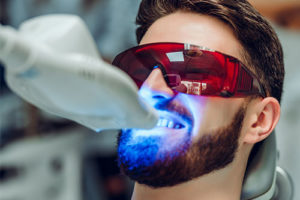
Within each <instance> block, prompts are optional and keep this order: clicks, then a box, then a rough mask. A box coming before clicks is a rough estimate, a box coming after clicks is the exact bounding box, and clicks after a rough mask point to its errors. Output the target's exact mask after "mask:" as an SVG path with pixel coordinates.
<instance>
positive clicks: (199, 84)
mask: <svg viewBox="0 0 300 200" xmlns="http://www.w3.org/2000/svg"><path fill="white" fill-rule="evenodd" d="M112 64H113V65H115V66H117V67H119V68H120V69H122V70H123V71H125V72H126V73H127V74H128V75H129V76H130V77H131V78H132V79H133V80H134V81H135V83H136V84H137V86H138V87H139V88H140V87H141V86H142V84H143V82H144V81H145V80H146V79H147V77H148V76H149V74H150V73H151V71H152V70H153V69H155V68H159V69H160V70H161V71H162V73H163V76H164V79H165V81H166V83H167V84H168V86H169V87H170V88H171V89H173V90H174V91H177V92H182V93H186V94H193V95H205V96H222V97H232V96H234V97H240V96H248V95H260V96H262V97H265V96H266V94H265V91H264V89H263V87H262V86H261V84H260V82H259V81H258V79H257V78H256V76H255V75H254V74H253V73H251V72H250V71H249V70H248V69H247V68H246V67H245V66H244V65H243V64H242V63H241V62H240V61H239V60H237V59H236V58H234V57H232V56H228V55H226V54H223V53H220V52H217V51H214V50H211V49H208V48H205V47H200V46H196V45H191V44H182V43H152V44H145V45H141V46H137V47H133V48H131V49H128V50H126V51H124V52H122V53H120V54H119V55H117V56H116V58H115V59H114V61H113V63H112Z"/></svg>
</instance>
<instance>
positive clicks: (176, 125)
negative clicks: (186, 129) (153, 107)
mask: <svg viewBox="0 0 300 200" xmlns="http://www.w3.org/2000/svg"><path fill="white" fill-rule="evenodd" d="M157 126H158V127H168V128H175V129H180V128H182V127H183V126H182V125H181V124H179V123H175V122H174V121H169V120H167V119H162V118H161V119H159V120H158V123H157Z"/></svg>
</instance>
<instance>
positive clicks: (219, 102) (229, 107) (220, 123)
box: [193, 97, 243, 138]
mask: <svg viewBox="0 0 300 200" xmlns="http://www.w3.org/2000/svg"><path fill="white" fill-rule="evenodd" d="M242 102H243V100H242V99H224V98H219V97H207V100H206V104H205V107H203V108H201V120H200V121H199V122H198V123H196V124H195V127H194V129H193V132H194V133H193V135H195V136H197V138H199V137H201V136H203V135H204V134H208V133H210V132H214V131H216V130H218V129H219V128H221V127H226V126H227V125H229V124H230V123H232V121H233V120H234V119H233V118H234V116H235V114H236V112H237V111H238V109H239V108H240V106H241V105H242ZM195 107H197V106H195Z"/></svg>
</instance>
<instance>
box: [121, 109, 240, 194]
mask: <svg viewBox="0 0 300 200" xmlns="http://www.w3.org/2000/svg"><path fill="white" fill-rule="evenodd" d="M244 113H245V108H243V107H241V108H240V110H239V111H238V112H237V113H236V116H235V118H234V119H233V121H232V123H231V124H229V125H228V126H226V127H220V129H219V130H217V131H215V132H213V133H205V134H203V136H202V137H200V138H199V139H198V141H192V137H193V136H192V130H193V128H192V127H193V126H192V124H188V123H187V122H183V121H180V120H179V119H174V118H173V122H170V120H169V121H164V122H163V121H161V123H162V124H158V126H157V127H155V128H154V129H150V130H138V129H127V130H122V131H121V132H120V133H119V136H118V164H119V166H120V169H121V171H122V172H123V173H124V174H125V175H127V176H129V178H131V179H132V180H134V181H137V182H138V183H140V184H144V185H147V186H149V187H152V188H161V187H170V186H175V185H178V184H181V183H184V182H187V181H190V180H193V179H195V178H198V177H201V176H203V175H205V174H208V173H211V172H212V171H215V170H219V169H222V168H224V167H226V166H227V165H228V164H230V163H231V162H232V161H233V160H234V157H235V152H236V150H237V148H238V139H239V135H240V130H241V127H242V122H243V119H244ZM169 119H170V118H169ZM162 120H164V119H162ZM176 120H177V121H176ZM176 123H177V124H178V123H180V124H181V126H177V128H175V127H176V125H174V124H176ZM166 124H167V125H166ZM220 144H222V145H220Z"/></svg>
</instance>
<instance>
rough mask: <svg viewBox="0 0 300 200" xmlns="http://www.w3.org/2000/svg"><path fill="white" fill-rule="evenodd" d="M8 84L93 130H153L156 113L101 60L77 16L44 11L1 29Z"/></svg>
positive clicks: (126, 78) (122, 75) (124, 76)
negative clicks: (18, 27) (34, 16)
mask: <svg viewBox="0 0 300 200" xmlns="http://www.w3.org/2000/svg"><path fill="white" fill-rule="evenodd" d="M0 60H1V61H2V62H3V63H4V65H5V68H6V80H7V83H8V85H9V87H10V88H11V89H12V90H13V91H14V92H15V93H17V94H18V95H20V96H21V97H23V98H24V99H25V100H27V101H28V102H30V103H32V104H34V105H36V106H37V107H39V108H41V109H43V110H45V111H48V112H51V113H53V114H56V115H58V116H61V117H65V118H68V119H71V120H74V121H76V122H78V123H80V124H82V125H84V126H86V127H89V128H91V129H93V130H99V129H119V128H152V127H154V126H155V125H156V122H157V114H156V112H155V110H154V109H153V108H152V107H151V106H150V105H148V104H146V103H144V102H142V100H141V99H140V98H139V96H138V89H137V87H136V85H135V84H134V82H133V81H132V80H131V79H130V77H129V76H127V74H126V73H124V72H122V71H121V70H119V69H117V68H116V67H114V66H112V65H110V64H108V63H105V62H104V61H103V60H102V59H101V58H100V57H99V54H98V51H97V48H96V45H95V43H94V41H93V39H92V37H91V35H90V33H89V31H88V30H87V28H86V26H85V24H84V23H83V22H82V20H81V19H80V18H78V17H76V16H72V15H48V16H42V17H38V18H35V19H31V20H29V21H27V22H25V23H23V24H22V25H21V27H20V30H19V31H16V30H14V29H11V28H9V27H0Z"/></svg>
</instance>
